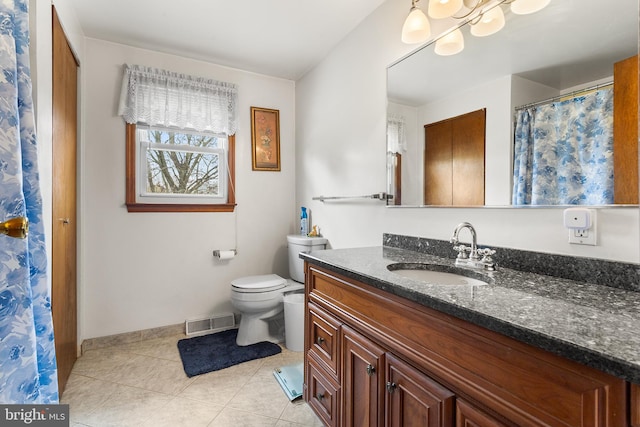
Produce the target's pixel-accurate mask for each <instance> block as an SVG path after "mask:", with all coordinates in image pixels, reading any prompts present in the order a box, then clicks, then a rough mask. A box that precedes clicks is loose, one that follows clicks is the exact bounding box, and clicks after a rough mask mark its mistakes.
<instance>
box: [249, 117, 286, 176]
mask: <svg viewBox="0 0 640 427" xmlns="http://www.w3.org/2000/svg"><path fill="white" fill-rule="evenodd" d="M251 163H252V165H251V166H252V169H253V170H254V171H273V172H276V171H280V111H279V110H273V109H270V108H259V107H251Z"/></svg>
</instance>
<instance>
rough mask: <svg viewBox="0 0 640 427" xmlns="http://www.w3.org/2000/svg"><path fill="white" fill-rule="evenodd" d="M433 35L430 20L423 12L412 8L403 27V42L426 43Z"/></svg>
mask: <svg viewBox="0 0 640 427" xmlns="http://www.w3.org/2000/svg"><path fill="white" fill-rule="evenodd" d="M430 35H431V26H430V25H429V20H428V19H427V17H426V15H425V14H424V12H422V10H420V9H419V8H417V7H415V6H414V7H412V8H411V12H409V16H407V19H406V20H405V21H404V25H403V26H402V42H403V43H407V44H415V43H424V42H426V41H427V39H428V38H429V36H430Z"/></svg>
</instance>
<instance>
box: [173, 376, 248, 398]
mask: <svg viewBox="0 0 640 427" xmlns="http://www.w3.org/2000/svg"><path fill="white" fill-rule="evenodd" d="M195 378H196V379H195V381H193V382H192V383H191V384H190V385H189V386H187V388H185V389H184V390H183V391H182V392H181V393H180V394H179V395H178V396H180V397H183V398H186V399H192V400H198V401H200V402H205V403H210V404H212V405H219V406H224V405H226V404H227V403H229V401H230V400H231V399H232V398H233V397H234V396H235V395H236V394H237V393H238V391H239V390H240V388H241V387H242V386H244V385H245V384H246V383H247V382H248V381H249V380H250V379H251V376H250V375H233V374H227V373H225V372H224V371H218V372H212V373H210V374H206V375H199V376H197V377H195Z"/></svg>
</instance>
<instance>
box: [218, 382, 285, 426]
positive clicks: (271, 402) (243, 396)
mask: <svg viewBox="0 0 640 427" xmlns="http://www.w3.org/2000/svg"><path fill="white" fill-rule="evenodd" d="M288 403H289V399H288V398H287V397H286V396H285V394H284V392H283V391H282V388H280V385H279V384H278V382H277V381H276V380H275V378H273V377H271V378H263V377H261V376H255V377H252V378H251V379H250V380H249V381H248V382H247V383H246V384H245V385H244V386H243V387H242V388H241V389H240V391H238V393H237V394H236V395H235V396H234V397H233V398H232V399H231V400H230V401H229V403H228V404H227V406H228V407H229V408H233V409H238V410H241V411H246V412H252V413H254V414H258V415H263V416H265V417H272V418H279V417H280V415H281V414H282V412H283V411H284V408H285V407H286V406H287V404H288Z"/></svg>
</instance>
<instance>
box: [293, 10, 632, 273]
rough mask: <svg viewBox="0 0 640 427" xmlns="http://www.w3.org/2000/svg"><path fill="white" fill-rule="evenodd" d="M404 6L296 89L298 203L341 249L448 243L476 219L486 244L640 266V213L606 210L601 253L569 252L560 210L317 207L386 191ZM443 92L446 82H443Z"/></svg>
mask: <svg viewBox="0 0 640 427" xmlns="http://www.w3.org/2000/svg"><path fill="white" fill-rule="evenodd" d="M406 14H407V6H406V4H404V3H403V2H396V1H387V2H385V3H384V4H383V5H382V6H380V7H379V8H378V9H377V10H376V11H375V12H374V13H373V14H372V15H370V16H369V17H368V18H367V19H366V20H365V21H363V23H362V24H361V25H360V26H359V27H358V28H357V29H356V30H355V31H354V32H352V33H351V34H350V35H349V36H348V37H346V38H345V39H344V40H343V42H342V43H341V44H340V45H339V46H338V47H337V48H336V49H334V51H332V53H331V54H330V55H329V56H328V57H327V58H326V59H325V60H324V61H323V62H322V63H321V64H319V65H318V66H317V67H315V68H314V69H313V70H312V71H311V72H309V73H308V74H307V75H305V76H304V77H303V78H302V79H301V80H299V81H298V82H297V88H296V144H297V146H296V164H297V169H298V173H297V176H296V177H297V178H296V179H297V181H298V184H297V187H296V200H297V204H298V205H306V206H309V207H310V208H311V209H312V210H313V212H314V217H313V222H314V223H315V224H319V225H320V226H321V230H322V232H323V234H324V236H325V237H327V238H328V239H329V241H330V244H331V245H332V247H335V248H339V247H358V246H369V245H380V244H381V238H382V233H383V232H390V233H399V234H407V235H413V236H422V237H431V238H437V239H447V240H448V239H449V238H450V236H451V233H452V232H453V229H454V228H455V226H456V225H457V224H458V223H459V222H461V221H470V222H471V223H472V224H474V225H475V226H476V229H477V230H478V239H479V241H480V242H481V243H483V244H487V245H496V246H506V247H513V248H518V249H528V250H534V251H540V252H549V253H560V254H571V255H576V256H584V257H595V258H603V259H611V260H620V261H626V262H638V261H639V260H640V245H639V244H638V243H639V239H638V237H639V229H638V209H637V208H617V209H600V210H599V215H598V221H599V224H598V227H599V245H598V246H596V247H590V246H576V245H569V244H568V243H567V240H568V231H567V230H566V229H564V228H563V226H562V210H561V209H512V208H477V209H460V208H456V209H453V208H385V207H383V204H382V203H380V202H376V201H351V202H334V203H330V202H325V203H321V202H318V201H312V200H311V198H312V197H314V196H317V195H320V194H323V195H326V196H334V195H335V196H338V195H360V194H367V193H375V192H378V191H383V189H384V188H386V183H385V176H386V175H385V170H386V168H385V146H386V143H385V117H386V102H387V101H386V67H387V66H388V65H389V64H391V63H392V62H394V61H395V60H396V59H397V58H400V57H402V56H403V55H405V54H407V53H408V52H409V50H410V49H412V48H411V47H408V46H405V45H403V44H402V43H401V42H400V31H401V28H402V23H403V20H404V18H405V17H406ZM434 84H437V82H434Z"/></svg>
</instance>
